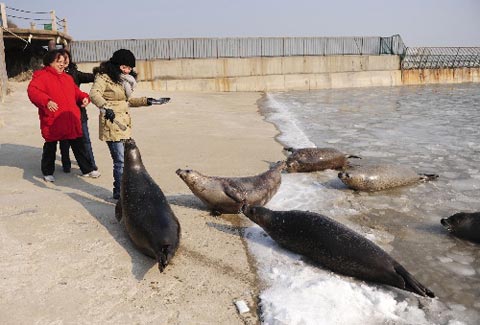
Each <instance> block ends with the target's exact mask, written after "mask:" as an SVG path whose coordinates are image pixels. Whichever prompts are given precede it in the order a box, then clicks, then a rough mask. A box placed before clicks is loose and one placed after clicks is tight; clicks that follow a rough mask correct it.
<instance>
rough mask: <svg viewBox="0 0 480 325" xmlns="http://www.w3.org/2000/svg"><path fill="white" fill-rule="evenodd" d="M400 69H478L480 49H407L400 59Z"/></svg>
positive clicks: (479, 65)
mask: <svg viewBox="0 0 480 325" xmlns="http://www.w3.org/2000/svg"><path fill="white" fill-rule="evenodd" d="M401 68H402V69H403V70H409V69H448V68H450V69H451V68H480V47H409V48H407V50H406V52H405V55H404V56H403V58H402V62H401Z"/></svg>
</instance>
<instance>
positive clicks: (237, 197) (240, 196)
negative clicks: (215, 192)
mask: <svg viewBox="0 0 480 325" xmlns="http://www.w3.org/2000/svg"><path fill="white" fill-rule="evenodd" d="M238 187H239V185H238V184H236V183H234V182H229V184H228V186H223V192H224V193H225V195H226V196H228V197H229V198H231V199H232V200H234V201H235V202H237V203H242V202H244V201H245V200H246V197H247V194H246V193H245V191H241V190H239V189H238Z"/></svg>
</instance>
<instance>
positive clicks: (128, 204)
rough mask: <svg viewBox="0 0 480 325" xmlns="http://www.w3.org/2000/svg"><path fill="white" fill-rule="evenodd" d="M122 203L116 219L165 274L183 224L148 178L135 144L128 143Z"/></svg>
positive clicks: (158, 188)
mask: <svg viewBox="0 0 480 325" xmlns="http://www.w3.org/2000/svg"><path fill="white" fill-rule="evenodd" d="M124 157H125V162H124V167H123V176H122V185H121V189H120V200H119V201H118V202H117V205H116V211H115V215H116V217H117V219H118V220H119V221H122V222H123V223H124V225H125V229H126V231H127V233H128V235H129V237H130V239H131V240H132V242H133V243H134V244H135V246H136V247H137V248H138V249H139V250H140V251H141V252H142V253H144V254H145V255H147V256H150V257H153V258H155V259H156V260H157V262H158V269H159V270H160V272H163V270H164V269H165V267H166V266H167V265H168V263H169V262H170V260H171V259H172V257H173V256H174V255H175V252H176V250H177V248H178V245H179V243H180V223H179V221H178V219H177V217H176V216H175V214H174V213H173V211H172V209H171V207H170V205H169V204H168V202H167V199H166V198H165V195H164V194H163V192H162V190H161V189H160V187H159V186H158V185H157V184H156V183H155V181H154V180H153V179H152V177H151V176H150V175H149V174H148V172H147V171H146V169H145V166H144V165H143V162H142V157H141V155H140V150H139V149H138V147H137V145H136V144H135V141H134V140H133V139H129V140H126V141H125V153H124Z"/></svg>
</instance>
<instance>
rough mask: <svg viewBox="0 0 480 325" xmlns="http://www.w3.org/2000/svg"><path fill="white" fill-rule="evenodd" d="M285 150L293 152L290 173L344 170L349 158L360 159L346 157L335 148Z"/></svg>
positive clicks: (288, 164) (289, 157) (288, 166)
mask: <svg viewBox="0 0 480 325" xmlns="http://www.w3.org/2000/svg"><path fill="white" fill-rule="evenodd" d="M284 150H285V151H290V152H291V155H290V156H288V158H287V168H286V170H287V171H288V172H289V173H303V172H316V171H321V170H325V169H342V168H345V167H347V165H348V160H347V159H348V158H360V157H358V156H352V155H345V154H344V153H342V152H340V151H338V150H337V149H334V148H301V149H293V148H284Z"/></svg>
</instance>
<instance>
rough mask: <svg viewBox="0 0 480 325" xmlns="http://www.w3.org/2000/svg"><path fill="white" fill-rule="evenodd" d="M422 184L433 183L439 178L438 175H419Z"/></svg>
mask: <svg viewBox="0 0 480 325" xmlns="http://www.w3.org/2000/svg"><path fill="white" fill-rule="evenodd" d="M419 175H420V180H421V181H422V182H428V181H433V180H435V179H437V178H438V174H419Z"/></svg>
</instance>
